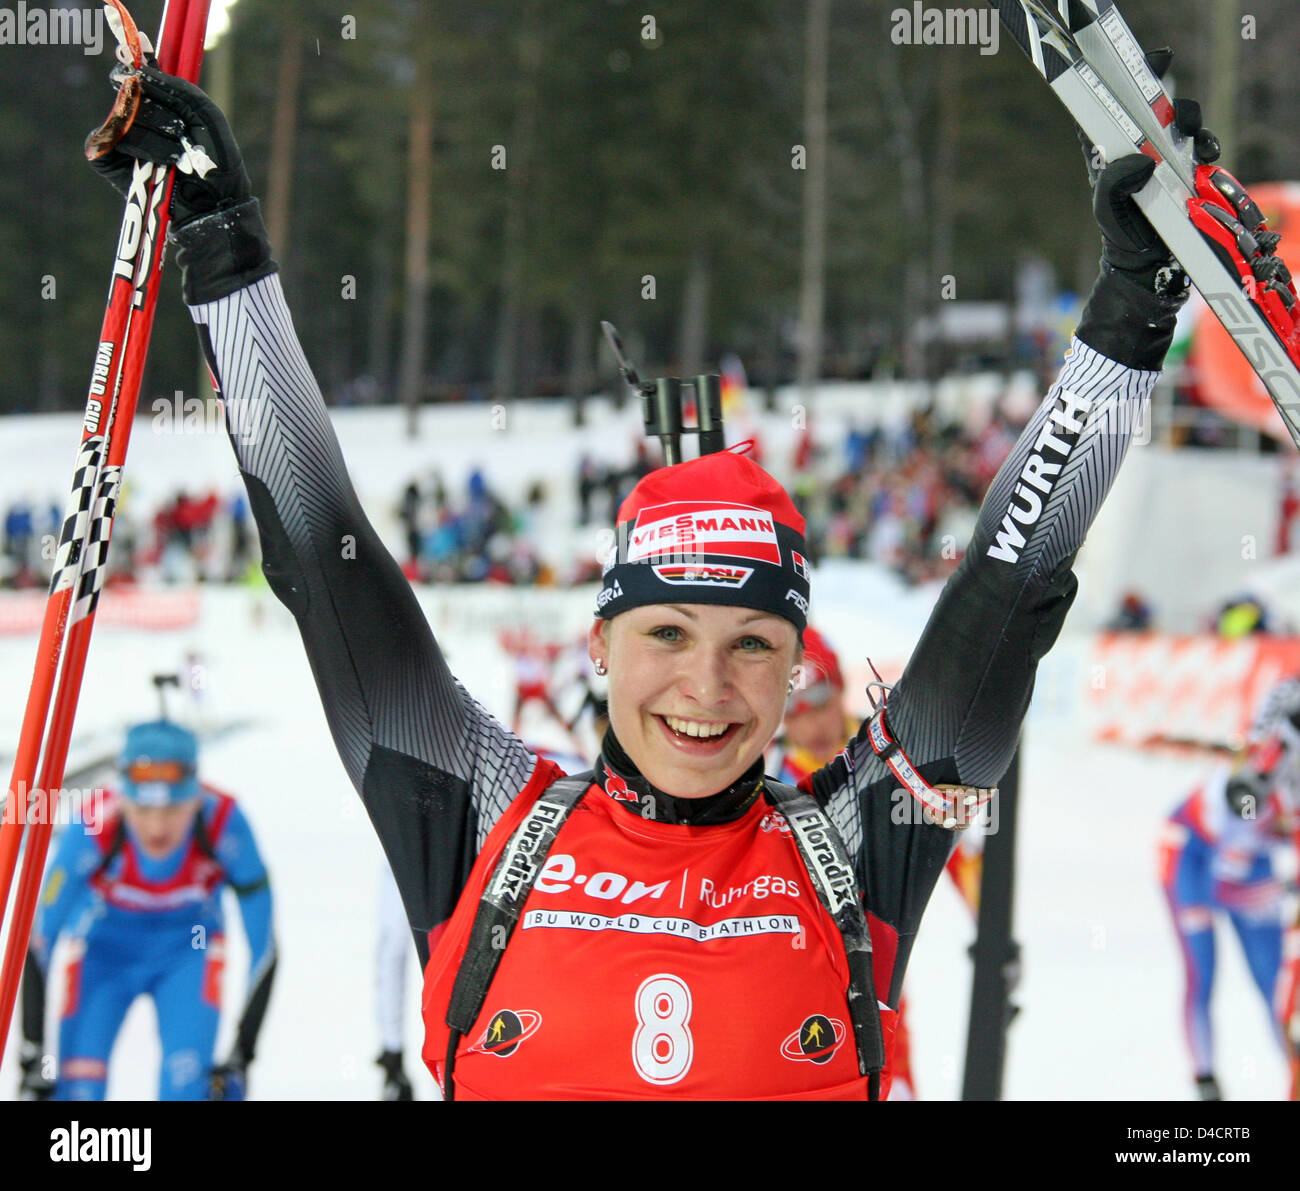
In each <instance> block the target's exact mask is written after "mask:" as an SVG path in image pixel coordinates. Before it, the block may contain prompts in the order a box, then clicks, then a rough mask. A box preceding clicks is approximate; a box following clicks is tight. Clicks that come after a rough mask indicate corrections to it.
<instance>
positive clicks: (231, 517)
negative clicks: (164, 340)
mask: <svg viewBox="0 0 1300 1191" xmlns="http://www.w3.org/2000/svg"><path fill="white" fill-rule="evenodd" d="M1018 429H1019V428H1018V427H1017V426H1014V425H1012V424H1011V423H1009V422H1008V421H1007V420H1006V419H1005V418H1004V417H1003V416H1001V415H1000V414H994V416H993V418H992V421H991V422H989V424H988V425H987V426H985V427H984V428H983V429H982V430H980V431H978V432H977V433H972V432H970V431H968V430H967V429H965V428H964V427H963V426H962V425H960V424H956V423H947V422H943V421H942V420H940V419H939V418H937V417H936V416H935V415H934V413H933V412H931V411H929V410H922V411H919V412H917V413H915V414H914V415H913V416H912V417H911V418H910V420H909V421H908V422H907V423H905V424H904V425H902V426H898V427H894V428H881V427H874V428H867V427H866V426H865V425H852V424H849V425H845V426H844V427H843V428H842V431H841V433H840V434H839V435H838V436H837V438H836V439H835V440H833V441H832V442H830V443H827V442H826V441H825V440H824V439H823V441H822V443H821V445H819V446H818V445H814V440H813V437H812V436H811V435H810V434H809V433H807V432H804V433H803V435H802V436H801V437H800V438H799V439H798V440H797V442H796V445H795V450H794V453H793V456H792V457H791V458H789V459H781V458H764V457H763V453H762V443H761V442H757V441H756V443H755V455H756V457H757V458H759V460H760V462H762V463H763V464H764V465H765V466H768V467H769V468H771V469H772V470H773V472H774V473H775V474H776V475H777V477H778V478H779V479H782V480H783V481H785V482H786V483H787V484H788V486H789V488H790V491H791V493H792V495H793V496H794V499H795V502H796V504H797V505H798V506H799V509H800V511H801V512H802V513H803V514H804V516H805V518H806V520H807V523H808V548H809V554H810V555H811V557H812V558H813V560H814V561H817V560H818V559H821V558H854V559H867V560H870V561H872V562H876V563H879V564H881V565H882V566H885V567H888V568H889V569H890V570H891V571H893V572H895V573H897V574H898V575H899V576H901V577H902V578H903V579H904V580H905V581H907V582H908V583H920V582H925V581H927V580H930V579H934V578H941V577H944V576H946V575H947V574H948V573H949V572H950V571H951V570H952V569H953V567H955V566H956V564H957V562H958V560H959V559H960V557H961V554H962V551H963V550H964V549H965V545H966V542H967V540H968V539H969V537H970V533H971V530H972V529H973V527H974V523H975V517H976V514H977V512H978V509H979V505H980V501H981V499H982V497H983V493H984V491H985V489H986V488H987V486H988V483H989V481H990V480H991V479H992V477H993V475H994V473H995V472H996V471H997V469H998V466H999V465H1000V464H1001V463H1002V460H1003V459H1004V458H1005V457H1006V455H1007V453H1008V451H1009V450H1010V449H1011V446H1012V444H1013V443H1014V442H1015V438H1016V434H1017V432H1018ZM656 458H657V451H656V452H654V453H652V451H651V450H650V449H649V448H648V447H647V444H646V443H645V442H644V441H638V442H636V443H635V444H629V447H628V450H627V452H626V454H625V456H624V460H623V461H617V460H611V459H610V458H608V457H607V456H604V455H602V456H600V457H597V456H596V455H595V454H594V453H593V452H585V453H583V454H582V455H581V456H580V457H579V459H578V463H577V467H576V472H575V474H574V475H573V476H572V479H571V482H572V483H573V490H572V498H574V499H570V500H564V501H561V500H559V499H557V497H558V496H559V494H558V493H557V492H556V491H555V481H554V480H553V479H551V480H542V479H536V480H532V481H531V482H529V483H527V485H526V486H525V487H524V488H523V490H522V496H521V498H520V499H519V500H517V501H516V502H514V503H513V504H512V503H510V502H508V501H507V500H505V499H503V498H502V497H501V496H500V495H499V493H498V491H497V490H496V489H495V488H494V487H493V485H492V483H491V482H490V481H489V479H488V476H487V474H486V473H485V471H484V470H482V469H475V470H473V471H471V472H470V474H469V477H468V480H467V482H466V483H464V485H463V487H459V486H458V487H457V488H456V489H454V490H453V489H449V487H448V485H447V484H445V483H444V482H443V479H442V477H441V476H440V475H439V474H438V473H437V472H431V473H429V474H427V475H426V476H424V477H422V478H417V479H411V480H409V481H408V482H407V483H406V485H405V486H404V488H403V489H402V490H401V491H400V493H399V495H398V499H397V502H396V505H395V506H394V508H393V509H392V510H390V511H391V512H392V513H393V514H394V515H395V518H396V521H397V523H398V525H399V526H400V532H401V535H402V539H403V541H402V546H401V547H400V548H399V550H398V551H397V553H398V554H399V556H400V558H401V561H402V566H403V570H404V571H405V573H406V575H407V576H408V578H410V579H411V580H412V581H413V582H430V583H479V582H491V583H502V584H538V585H550V584H566V585H567V584H573V583H583V582H590V581H591V580H593V579H595V578H597V577H598V576H599V563H598V561H597V559H596V557H595V552H594V551H591V550H580V551H574V550H568V551H566V550H564V549H563V543H565V542H566V541H570V540H573V538H572V533H571V532H570V531H572V529H573V522H576V526H577V529H578V531H585V530H586V528H587V527H606V526H612V525H613V524H614V521H615V516H616V513H617V510H618V506H619V504H620V503H621V501H622V499H623V498H624V496H626V495H627V493H628V492H629V491H630V490H631V488H632V486H633V485H634V484H635V483H636V482H637V481H638V480H639V479H640V478H641V477H642V476H644V475H645V474H646V473H647V472H648V471H650V470H651V469H652V468H653V467H654V466H655V459H656ZM515 490H516V491H518V490H519V489H518V485H517V484H516V485H515ZM575 499H576V505H575V503H574V500H575ZM575 510H576V511H575ZM60 520H61V511H60V510H59V509H58V508H57V507H56V506H52V505H48V504H38V503H37V502H34V501H31V500H18V501H15V502H13V504H11V505H10V507H9V508H8V509H7V510H6V512H5V517H4V540H3V553H2V554H0V586H5V587H40V586H44V585H45V584H46V583H47V582H48V580H49V574H50V570H51V567H52V565H53V559H54V549H53V543H55V542H57V540H58V533H59V524H60ZM565 521H568V522H569V525H568V526H567V527H566V526H565V525H563V524H559V523H561V522H565ZM557 525H558V528H559V532H555V530H556V527H557ZM547 529H549V530H551V532H549V533H548V532H545V531H546V530H547ZM566 532H567V533H569V536H568V537H566ZM578 536H579V537H581V532H579V535H578ZM547 545H549V546H550V550H549V551H548V549H547V548H546V547H547ZM256 561H257V541H256V534H255V533H254V527H253V524H252V520H251V517H250V515H249V510H248V504H247V500H246V497H245V495H244V493H243V491H242V490H238V491H236V492H234V493H233V494H231V495H229V496H220V495H218V494H217V493H216V492H204V493H189V492H176V493H174V494H172V496H171V497H170V498H169V499H167V500H166V501H165V502H164V503H163V504H162V505H161V506H160V507H158V508H157V509H156V510H154V511H153V512H152V513H151V514H150V513H147V512H146V511H144V510H143V509H138V508H137V507H136V504H135V502H134V501H133V499H132V496H131V493H130V492H129V491H128V493H127V494H126V498H125V499H124V500H123V502H122V504H121V506H120V508H119V512H118V516H117V521H116V524H115V527H114V541H113V550H112V554H111V558H110V574H111V581H113V582H129V581H136V580H147V581H153V582H156V581H161V582H163V583H190V582H197V581H206V582H233V581H237V580H239V579H241V578H242V577H244V576H245V575H246V574H247V573H248V572H249V570H250V567H252V566H253V565H254V564H255V563H256Z"/></svg>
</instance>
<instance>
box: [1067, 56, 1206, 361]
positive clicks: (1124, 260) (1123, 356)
mask: <svg viewBox="0 0 1300 1191" xmlns="http://www.w3.org/2000/svg"><path fill="white" fill-rule="evenodd" d="M1172 58H1173V54H1172V53H1171V52H1170V51H1169V50H1165V49H1161V50H1152V51H1151V53H1149V54H1148V55H1147V61H1148V63H1149V64H1150V65H1151V67H1152V69H1153V70H1154V71H1155V72H1156V74H1157V75H1160V76H1161V77H1163V76H1164V73H1165V71H1166V70H1168V68H1169V63H1170V61H1171V60H1172ZM1173 106H1174V126H1175V127H1176V128H1177V129H1178V131H1179V132H1181V133H1182V134H1183V135H1184V136H1186V137H1189V138H1190V139H1191V141H1192V144H1193V146H1194V149H1193V152H1194V154H1195V157H1196V160H1197V161H1207V162H1208V161H1214V160H1215V159H1216V158H1217V157H1218V156H1219V141H1218V138H1217V137H1216V136H1215V135H1214V134H1213V133H1212V132H1210V131H1209V130H1208V129H1206V128H1205V127H1203V125H1202V122H1201V105H1200V104H1198V103H1197V102H1196V101H1195V100H1194V99H1176V100H1175V101H1174V105H1173ZM1079 139H1080V141H1081V142H1082V143H1083V154H1084V159H1085V161H1086V162H1087V165H1088V177H1089V180H1090V181H1091V182H1092V187H1093V192H1092V210H1093V215H1094V216H1095V218H1096V220H1097V224H1098V226H1099V227H1100V228H1101V240H1102V250H1101V275H1100V276H1099V277H1098V278H1097V284H1096V286H1095V287H1094V288H1093V291H1092V295H1091V296H1090V297H1089V299H1088V303H1087V305H1086V306H1085V307H1084V311H1083V314H1082V316H1081V317H1080V320H1079V327H1078V329H1077V330H1076V332H1075V334H1076V335H1077V336H1078V337H1079V338H1080V339H1081V340H1082V341H1083V342H1084V343H1086V344H1088V346H1089V347H1092V348H1095V349H1096V350H1097V351H1099V352H1100V353H1101V354H1102V355H1103V356H1106V357H1107V358H1109V359H1112V360H1116V361H1118V362H1119V363H1121V364H1126V365H1128V367H1130V368H1141V369H1144V370H1147V371H1157V370H1158V369H1159V368H1160V367H1161V366H1162V365H1163V363H1164V358H1165V353H1166V352H1168V350H1169V345H1170V343H1172V342H1173V337H1174V324H1175V323H1176V321H1177V318H1178V311H1179V310H1180V309H1181V308H1182V306H1183V303H1184V302H1186V301H1187V294H1188V286H1189V282H1188V279H1187V274H1186V273H1184V272H1183V270H1182V268H1181V267H1180V266H1179V264H1178V262H1177V261H1176V260H1174V257H1173V255H1172V254H1171V253H1170V251H1169V249H1168V248H1167V247H1166V246H1165V243H1164V241H1163V240H1161V239H1160V237H1159V236H1158V235H1157V234H1156V231H1155V228H1153V227H1152V226H1151V224H1150V222H1149V221H1148V219H1147V217H1146V216H1145V215H1143V214H1142V212H1141V210H1140V209H1139V208H1138V205H1137V203H1136V202H1134V201H1133V196H1134V195H1135V194H1137V193H1138V191H1140V190H1141V189H1142V188H1143V187H1144V186H1145V185H1146V184H1147V182H1148V181H1150V179H1151V175H1152V173H1153V172H1154V171H1155V168H1156V163H1155V161H1153V160H1152V159H1151V158H1150V157H1146V156H1144V155H1143V154H1141V153H1132V154H1130V155H1129V156H1127V157H1120V158H1117V159H1116V160H1115V161H1112V162H1110V163H1109V164H1107V165H1104V166H1103V164H1102V163H1101V161H1100V160H1099V159H1098V156H1097V154H1096V152H1095V150H1094V148H1093V145H1092V143H1091V142H1090V141H1089V140H1088V138H1087V137H1086V136H1084V135H1083V133H1082V131H1080V133H1079Z"/></svg>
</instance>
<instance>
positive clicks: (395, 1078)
mask: <svg viewBox="0 0 1300 1191" xmlns="http://www.w3.org/2000/svg"><path fill="white" fill-rule="evenodd" d="M375 1062H376V1063H377V1064H378V1065H379V1066H380V1067H382V1068H383V1069H384V1088H383V1091H382V1092H381V1093H380V1099H381V1100H414V1099H415V1093H414V1091H412V1089H411V1081H410V1080H409V1079H407V1078H406V1072H405V1071H403V1070H402V1052H401V1051H400V1050H386V1051H384V1053H383V1054H381V1055H380V1056H379V1058H377V1059H376V1060H375Z"/></svg>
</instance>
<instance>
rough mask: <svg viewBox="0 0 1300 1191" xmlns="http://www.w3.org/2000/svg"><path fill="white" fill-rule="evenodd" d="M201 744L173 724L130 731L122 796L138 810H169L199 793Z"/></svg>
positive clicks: (160, 723)
mask: <svg viewBox="0 0 1300 1191" xmlns="http://www.w3.org/2000/svg"><path fill="white" fill-rule="evenodd" d="M198 762H199V740H198V737H197V736H195V735H194V733H193V732H191V731H190V730H189V729H188V728H182V727H181V726H180V724H174V723H172V722H171V720H150V721H149V722H148V723H144V724H136V725H135V726H134V727H132V728H129V729H127V733H126V744H125V745H124V746H123V748H122V754H121V758H120V766H121V770H122V793H123V795H124V796H125V797H127V798H129V799H130V800H131V801H132V802H134V803H135V804H136V805H137V806H168V805H170V804H172V803H174V802H184V801H185V800H186V799H189V798H194V797H196V796H197V795H198V793H199V779H198Z"/></svg>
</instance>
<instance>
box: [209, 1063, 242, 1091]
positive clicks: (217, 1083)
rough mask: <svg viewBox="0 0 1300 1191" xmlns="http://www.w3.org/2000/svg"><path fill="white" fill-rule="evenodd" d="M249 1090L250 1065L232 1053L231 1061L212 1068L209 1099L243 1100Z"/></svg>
mask: <svg viewBox="0 0 1300 1191" xmlns="http://www.w3.org/2000/svg"><path fill="white" fill-rule="evenodd" d="M247 1091H248V1065H247V1064H246V1063H244V1062H242V1061H240V1059H238V1058H237V1057H236V1056H234V1055H232V1056H231V1058H230V1061H229V1062H225V1063H222V1064H220V1065H219V1066H217V1067H213V1068H212V1074H211V1075H210V1076H209V1078H208V1099H209V1100H243V1099H244V1097H245V1095H246V1093H247Z"/></svg>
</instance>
